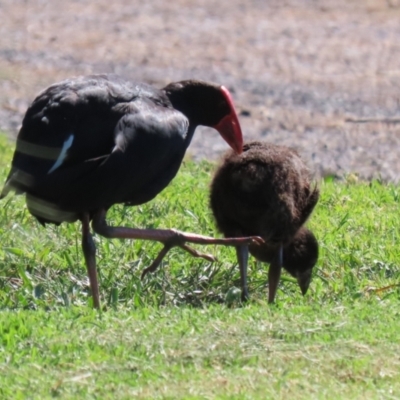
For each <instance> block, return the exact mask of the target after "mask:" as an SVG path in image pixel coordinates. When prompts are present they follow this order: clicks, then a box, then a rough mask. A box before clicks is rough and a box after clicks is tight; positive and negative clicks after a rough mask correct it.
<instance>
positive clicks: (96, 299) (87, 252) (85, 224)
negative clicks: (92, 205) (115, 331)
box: [82, 213, 100, 308]
mask: <svg viewBox="0 0 400 400" xmlns="http://www.w3.org/2000/svg"><path fill="white" fill-rule="evenodd" d="M82 249H83V255H84V256H85V261H86V268H87V271H88V276H89V282H90V290H91V291H92V296H93V305H94V308H100V293H99V283H98V280H97V268H96V246H95V244H94V242H93V237H92V234H91V233H90V218H89V214H88V213H84V214H83V217H82Z"/></svg>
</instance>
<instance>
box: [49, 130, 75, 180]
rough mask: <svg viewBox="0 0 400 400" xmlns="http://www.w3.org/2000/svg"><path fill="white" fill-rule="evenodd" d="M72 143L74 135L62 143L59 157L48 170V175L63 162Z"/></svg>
mask: <svg viewBox="0 0 400 400" xmlns="http://www.w3.org/2000/svg"><path fill="white" fill-rule="evenodd" d="M73 141H74V135H72V134H71V135H70V136H69V137H68V139H67V140H66V141H65V142H64V144H63V147H62V149H61V152H60V155H59V156H58V158H57V160H56V162H55V163H54V165H53V166H52V167H51V168H50V169H49V172H48V174H51V173H52V172H53V171H55V170H56V169H57V168H58V167H59V166H60V165H61V164H62V163H63V162H64V160H65V157H66V156H67V152H68V149H69V148H70V147H71V146H72V142H73Z"/></svg>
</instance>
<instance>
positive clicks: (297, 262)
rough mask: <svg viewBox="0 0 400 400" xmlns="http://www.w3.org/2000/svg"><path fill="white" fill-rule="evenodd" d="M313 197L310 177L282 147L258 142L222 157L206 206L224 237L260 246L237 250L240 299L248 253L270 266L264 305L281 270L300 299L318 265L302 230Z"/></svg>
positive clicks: (315, 252)
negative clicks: (251, 239)
mask: <svg viewBox="0 0 400 400" xmlns="http://www.w3.org/2000/svg"><path fill="white" fill-rule="evenodd" d="M318 197H319V190H318V188H317V187H316V186H315V185H313V184H312V182H311V176H310V171H309V169H308V168H307V166H306V165H305V163H304V162H303V160H302V159H301V158H300V156H299V154H298V153H297V152H296V151H295V150H293V149H290V148H288V147H284V146H276V145H273V144H270V143H264V142H258V141H255V142H250V143H247V144H245V145H244V148H243V153H242V154H240V155H237V154H234V153H233V152H232V151H230V152H228V153H227V154H226V155H225V157H224V159H223V162H222V164H221V165H220V167H219V168H218V170H217V172H216V173H215V176H214V179H213V181H212V184H211V193H210V206H211V209H212V211H213V214H214V217H215V220H216V224H217V227H218V229H219V230H220V231H221V232H222V233H223V234H224V236H225V237H239V236H244V235H246V236H248V235H258V236H261V237H262V238H263V239H264V240H265V243H264V244H261V245H251V246H250V247H248V246H245V245H244V246H237V247H236V251H237V256H238V261H239V267H240V274H241V286H242V299H243V300H246V299H247V298H248V290H247V260H248V252H249V251H250V253H251V254H252V255H254V256H255V257H256V258H257V259H259V260H260V261H264V262H268V263H270V269H269V274H268V278H269V279H268V281H269V296H268V300H269V302H273V301H274V299H275V295H276V290H277V286H278V283H279V279H280V274H281V268H282V267H283V268H285V269H286V270H287V271H288V272H289V273H290V274H291V275H292V276H294V277H295V278H296V279H297V281H298V283H299V286H300V288H301V291H302V293H303V294H305V293H306V292H307V289H308V287H309V283H310V280H311V272H312V268H313V267H314V265H315V264H316V262H317V259H318V242H317V240H316V238H315V236H314V235H313V233H312V232H311V231H310V230H308V229H306V228H304V227H303V224H304V223H305V222H306V220H307V218H308V217H309V216H310V214H311V212H312V210H313V209H314V207H315V205H316V203H317V201H318Z"/></svg>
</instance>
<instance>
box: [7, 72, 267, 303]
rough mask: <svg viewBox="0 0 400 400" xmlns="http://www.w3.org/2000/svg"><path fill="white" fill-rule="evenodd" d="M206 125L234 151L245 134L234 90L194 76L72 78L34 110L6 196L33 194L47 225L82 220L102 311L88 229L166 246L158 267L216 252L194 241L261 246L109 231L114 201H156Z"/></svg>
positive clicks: (171, 233)
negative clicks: (166, 79)
mask: <svg viewBox="0 0 400 400" xmlns="http://www.w3.org/2000/svg"><path fill="white" fill-rule="evenodd" d="M198 125H205V126H209V127H213V128H215V129H216V130H217V131H218V132H219V133H220V134H221V136H222V137H223V138H224V139H225V140H226V142H227V143H228V144H229V145H230V146H231V147H232V148H233V150H234V151H235V153H240V152H241V151H242V145H243V139H242V132H241V129H240V125H239V121H238V118H237V115H236V112H235V109H234V106H233V102H232V98H231V95H230V93H229V91H228V90H227V89H226V88H225V87H223V86H218V85H214V84H210V83H206V82H201V81H196V80H188V81H182V82H177V83H171V84H169V85H168V86H166V87H165V88H163V89H156V88H154V87H152V86H149V85H146V84H143V83H133V82H129V81H126V80H124V79H122V78H120V77H118V76H115V75H93V76H87V77H79V78H75V79H68V80H65V81H63V82H60V83H57V84H54V85H52V86H50V87H49V88H47V89H46V90H44V91H43V92H42V93H41V94H39V95H38V97H37V98H36V99H35V100H34V101H33V103H32V104H31V106H30V107H29V108H28V110H27V112H26V114H25V117H24V119H23V122H22V127H21V130H20V132H19V134H18V137H17V144H16V150H15V153H14V157H13V160H12V166H11V171H10V173H9V175H8V178H7V181H6V184H5V186H4V188H3V191H2V194H1V197H4V196H5V195H7V193H8V192H9V191H10V190H14V191H16V192H17V193H26V203H27V207H28V209H29V211H30V212H31V213H32V214H33V215H34V216H35V217H36V218H37V219H38V220H39V221H40V222H41V223H42V224H45V223H56V224H59V223H61V222H74V221H76V220H81V221H82V248H83V253H84V256H85V261H86V265H87V269H88V275H89V280H90V286H91V290H92V295H93V303H94V306H95V307H96V308H98V307H100V300H99V289H98V281H97V270H96V258H95V245H94V242H93V239H92V235H91V232H90V221H92V228H93V230H94V231H95V232H97V233H98V234H100V235H102V236H105V237H108V238H129V239H145V240H156V241H159V242H162V243H163V244H164V247H163V249H162V250H161V252H160V253H159V255H158V257H157V258H156V260H155V261H154V263H153V264H152V266H151V267H152V268H155V267H156V266H157V265H158V264H159V263H160V262H161V260H162V258H163V257H164V256H165V254H166V253H167V252H168V250H169V249H170V248H171V247H173V246H179V247H182V248H183V249H185V250H187V251H188V252H189V253H191V254H192V255H194V256H199V257H205V258H208V259H209V258H211V256H209V255H207V254H202V253H199V252H197V251H196V250H194V249H192V248H191V247H189V246H188V245H187V244H186V243H198V244H224V245H235V244H238V243H242V242H243V243H254V242H257V241H260V239H259V238H241V239H227V240H221V239H214V238H209V237H205V236H200V235H196V234H190V233H183V232H179V231H177V230H154V229H133V228H123V227H110V226H108V225H107V223H106V219H105V218H106V212H107V210H108V209H109V208H110V207H111V206H112V205H113V204H116V203H125V204H128V205H139V204H142V203H145V202H148V201H149V200H151V199H153V198H154V197H155V196H156V195H157V194H158V193H159V192H161V191H162V190H163V189H164V188H165V187H166V186H167V185H168V184H169V182H170V181H171V180H172V179H173V178H174V176H175V175H176V173H177V171H178V169H179V167H180V165H181V162H182V159H183V157H184V154H185V151H186V149H187V147H188V146H189V144H190V141H191V139H192V136H193V134H194V131H195V129H196V127H197V126H198Z"/></svg>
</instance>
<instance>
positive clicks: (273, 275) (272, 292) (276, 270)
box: [268, 245, 283, 303]
mask: <svg viewBox="0 0 400 400" xmlns="http://www.w3.org/2000/svg"><path fill="white" fill-rule="evenodd" d="M282 263H283V246H282V245H280V246H279V250H278V254H277V259H276V260H274V261H273V262H272V263H271V265H270V267H269V271H268V303H273V302H274V300H275V296H276V292H277V290H278V284H279V280H280V278H281V271H282Z"/></svg>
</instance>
